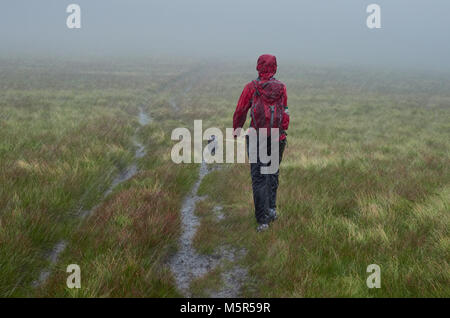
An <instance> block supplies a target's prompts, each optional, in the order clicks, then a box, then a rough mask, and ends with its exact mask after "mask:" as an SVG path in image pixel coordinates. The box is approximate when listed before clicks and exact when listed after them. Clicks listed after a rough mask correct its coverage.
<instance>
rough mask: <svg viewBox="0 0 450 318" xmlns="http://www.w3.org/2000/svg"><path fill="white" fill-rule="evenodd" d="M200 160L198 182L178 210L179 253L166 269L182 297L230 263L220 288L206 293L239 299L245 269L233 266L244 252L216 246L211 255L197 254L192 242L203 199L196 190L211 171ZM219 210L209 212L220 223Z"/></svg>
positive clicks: (223, 274)
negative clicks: (197, 210)
mask: <svg viewBox="0 0 450 318" xmlns="http://www.w3.org/2000/svg"><path fill="white" fill-rule="evenodd" d="M212 171H213V169H208V165H207V164H206V163H205V162H204V161H203V162H202V164H201V165H200V169H199V175H198V179H197V181H196V182H195V184H194V186H193V187H192V189H191V192H190V194H189V195H188V196H187V197H186V198H185V199H184V202H183V205H182V207H181V210H180V211H181V226H182V231H183V232H182V234H181V236H180V238H179V250H178V252H177V253H176V254H175V255H174V256H173V257H172V259H171V260H170V268H171V270H172V273H173V275H174V277H175V281H176V284H177V287H178V289H179V290H180V292H181V293H182V294H183V295H184V296H185V297H192V296H193V295H192V293H191V291H190V284H191V282H192V281H193V280H194V279H196V278H199V277H201V276H203V275H205V274H207V273H208V272H210V271H212V270H213V269H215V268H217V267H218V266H221V265H223V264H224V263H232V264H233V266H232V268H231V269H229V270H227V271H225V272H223V273H222V281H223V283H224V286H223V288H222V289H220V290H218V291H210V292H209V296H210V297H227V298H228V297H239V296H240V292H241V285H242V283H243V282H244V281H245V280H246V279H247V276H248V273H247V270H246V269H244V268H242V267H240V266H239V265H236V264H234V263H235V262H236V261H238V260H239V259H240V258H242V257H243V256H244V255H245V253H246V251H245V250H240V251H238V250H235V249H231V248H227V247H224V246H221V247H219V248H218V249H217V250H216V251H214V253H213V254H212V255H204V254H199V253H198V252H197V250H196V249H195V247H194V244H193V241H194V236H195V233H196V232H197V228H198V226H199V225H200V219H199V218H198V217H197V216H196V215H195V207H196V204H197V203H198V202H199V201H201V200H204V199H206V197H204V196H199V195H198V189H199V187H200V184H201V183H202V180H203V178H204V177H205V176H206V175H208V174H209V173H210V172H212ZM221 210H222V207H221V206H216V207H214V209H213V210H212V211H211V213H214V214H215V215H216V217H217V219H218V220H219V221H220V220H222V219H224V218H225V216H224V214H223V213H222V211H221Z"/></svg>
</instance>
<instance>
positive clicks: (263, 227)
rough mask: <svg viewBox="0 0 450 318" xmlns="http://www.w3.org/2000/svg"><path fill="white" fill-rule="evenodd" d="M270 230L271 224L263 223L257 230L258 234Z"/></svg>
mask: <svg viewBox="0 0 450 318" xmlns="http://www.w3.org/2000/svg"><path fill="white" fill-rule="evenodd" d="M268 228H269V224H267V223H262V224H259V225H258V227H257V228H256V231H257V232H263V231H265V230H267V229H268Z"/></svg>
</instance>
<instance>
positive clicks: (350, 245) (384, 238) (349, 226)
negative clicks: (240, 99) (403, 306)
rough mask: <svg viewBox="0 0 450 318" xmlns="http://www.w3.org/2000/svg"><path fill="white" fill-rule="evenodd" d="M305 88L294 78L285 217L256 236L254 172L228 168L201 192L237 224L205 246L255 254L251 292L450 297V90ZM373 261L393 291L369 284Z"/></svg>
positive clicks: (219, 229)
mask: <svg viewBox="0 0 450 318" xmlns="http://www.w3.org/2000/svg"><path fill="white" fill-rule="evenodd" d="M301 81H303V79H302V80H298V79H296V78H290V77H287V79H286V82H287V84H288V89H289V95H290V101H289V109H290V112H291V127H290V129H289V136H288V146H287V148H286V153H285V155H284V157H283V159H284V161H283V163H282V165H281V176H280V188H279V195H278V211H279V215H280V217H279V220H277V221H276V222H275V223H274V224H273V225H272V226H271V228H270V229H269V231H267V232H265V233H261V234H260V233H256V231H255V226H256V222H255V221H254V217H253V202H252V194H251V180H250V173H249V167H248V166H247V165H234V166H232V167H230V166H228V167H227V168H225V169H223V170H221V171H217V172H215V173H216V175H214V176H213V175H209V176H207V177H206V178H205V180H204V182H203V184H202V187H201V188H200V193H201V195H208V196H209V199H210V200H211V202H210V203H209V205H213V204H220V205H222V206H223V207H224V213H225V215H226V216H227V217H226V218H225V219H224V220H223V221H221V222H218V223H215V222H210V221H209V219H205V222H203V223H202V226H201V227H200V229H199V232H198V239H197V240H196V242H197V244H198V248H199V249H201V250H204V251H206V252H208V251H210V250H212V249H213V248H214V246H219V245H220V244H223V243H224V242H226V243H227V244H234V245H235V246H238V247H243V248H245V249H246V250H247V251H248V253H247V257H246V265H247V267H248V268H249V270H250V274H251V276H252V277H253V278H254V280H252V282H251V284H252V286H251V287H252V288H247V289H246V290H247V291H246V296H256V297H337V296H339V297H448V296H449V295H450V289H449V283H450V266H449V263H448V261H449V256H450V254H449V251H450V244H449V232H448V229H449V224H450V219H449V217H450V214H449V211H450V192H449V182H450V157H449V150H450V143H449V140H450V138H449V137H450V126H449V122H450V120H449V119H450V99H449V96H448V91H441V92H440V93H436V92H434V91H433V90H432V89H430V92H429V93H428V95H426V94H425V95H423V94H424V93H423V92H422V93H420V94H418V93H417V92H415V91H414V90H413V89H412V88H411V90H408V89H403V90H404V91H403V92H402V93H396V94H395V96H393V94H392V93H390V92H387V93H383V91H382V90H381V92H374V91H373V90H372V89H369V88H367V92H364V91H363V92H362V93H365V94H354V93H351V94H350V93H346V92H347V91H349V90H350V89H351V88H352V86H351V85H350V84H346V86H345V87H344V88H342V91H341V92H340V93H339V94H336V92H335V91H334V90H335V87H333V86H331V87H327V88H325V87H324V88H323V91H321V92H320V95H314V96H312V95H311V96H309V94H310V90H309V89H306V91H305V92H303V93H302V90H301V89H300V86H303V85H302V84H301ZM299 82H300V83H299ZM405 82H407V79H406V80H405V81H404V82H402V81H401V80H399V82H398V83H397V85H404V84H405ZM334 84H335V85H334V86H336V83H334ZM318 85H319V88H320V87H322V86H320V84H318ZM353 85H354V87H357V84H356V83H354V84H353ZM447 85H448V82H447ZM369 87H370V86H369ZM314 89H316V88H314ZM391 89H392V88H390V90H391ZM230 98H231V97H230ZM420 100H425V101H427V103H426V104H420V103H419V102H418V101H420ZM433 101H445V102H438V103H434V102H433ZM231 114H232V112H230V113H229V115H228V116H229V117H228V118H231V117H230V116H231ZM219 121H220V119H219ZM203 213H204V212H203ZM213 233H214V234H213ZM216 233H217V235H215V234H216ZM206 237H208V238H209V239H208V240H206ZM369 264H378V265H379V266H380V267H381V277H382V288H381V289H369V288H367V286H366V279H367V277H368V275H369V274H367V273H366V268H367V266H368V265H369ZM247 287H250V282H249V286H247Z"/></svg>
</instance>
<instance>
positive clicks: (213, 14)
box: [0, 0, 450, 71]
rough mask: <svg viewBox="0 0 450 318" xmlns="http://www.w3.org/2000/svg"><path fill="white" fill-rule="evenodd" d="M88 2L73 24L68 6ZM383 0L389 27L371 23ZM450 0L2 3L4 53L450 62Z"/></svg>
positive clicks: (417, 64)
mask: <svg viewBox="0 0 450 318" xmlns="http://www.w3.org/2000/svg"><path fill="white" fill-rule="evenodd" d="M71 3H76V4H79V5H80V7H81V21H82V27H81V29H68V28H67V26H66V19H67V17H68V15H69V14H68V13H66V7H67V6H68V5H69V4H71ZM371 3H377V4H379V5H380V6H381V21H382V28H381V29H369V28H367V26H366V18H367V16H368V15H369V14H368V13H366V7H367V5H369V4H371ZM449 9H450V3H448V2H445V1H443V0H439V1H434V2H433V5H427V3H426V2H425V1H423V0H422V1H420V0H413V1H406V0H398V1H395V3H392V1H387V0H378V1H377V0H373V1H356V0H355V1H348V2H345V3H341V2H337V1H327V2H323V1H322V2H320V3H319V2H313V1H287V0H284V1H277V2H272V1H266V0H258V1H256V0H251V1H246V2H242V1H240V2H239V1H236V0H232V1H226V2H225V1H220V2H219V1H206V0H192V1H182V0H171V1H160V0H157V1H156V0H155V1H139V0H132V1H126V2H124V1H118V0H112V1H95V2H92V1H86V0H78V1H76V0H72V1H56V0H44V1H40V2H39V3H37V2H33V3H28V2H26V1H23V0H19V1H14V2H10V3H7V4H2V7H1V15H0V38H1V43H2V50H1V53H0V55H2V56H22V55H25V56H46V55H48V56H61V57H77V56H79V57H83V56H105V57H107V56H129V57H137V56H149V57H160V56H171V57H172V56H173V57H190V58H208V59H211V58H218V59H240V60H243V61H253V60H255V58H256V57H257V56H258V55H259V54H262V53H271V54H274V55H276V56H277V57H278V58H279V59H280V60H284V61H293V60H294V61H301V62H304V63H316V64H321V63H338V64H342V63H344V64H356V65H368V66H374V65H375V66H377V65H383V66H387V67H394V66H395V67H408V68H412V69H434V70H444V71H448V70H450V59H449V58H448V57H449V56H450V41H449V39H448V34H449V33H448V31H449V30H450V27H449V22H447V19H446V13H447V12H448V11H449Z"/></svg>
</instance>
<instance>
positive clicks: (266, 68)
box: [233, 54, 289, 140]
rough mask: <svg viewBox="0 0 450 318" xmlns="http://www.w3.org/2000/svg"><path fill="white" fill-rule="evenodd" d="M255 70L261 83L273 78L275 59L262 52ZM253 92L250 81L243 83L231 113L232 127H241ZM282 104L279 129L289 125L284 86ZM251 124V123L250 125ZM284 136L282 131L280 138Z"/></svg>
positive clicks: (275, 69) (253, 88) (275, 66)
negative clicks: (283, 110) (283, 109)
mask: <svg viewBox="0 0 450 318" xmlns="http://www.w3.org/2000/svg"><path fill="white" fill-rule="evenodd" d="M256 70H257V71H258V74H259V78H258V79H259V80H260V81H261V83H264V82H267V81H268V80H269V79H271V78H273V76H274V75H275V73H276V72H277V59H276V57H275V56H273V55H269V54H264V55H261V56H260V57H259V58H258V63H257V66H256ZM254 93H255V87H254V85H253V83H252V82H250V83H248V84H247V85H245V87H244V90H243V91H242V94H241V97H240V98H239V101H238V103H237V106H236V110H235V112H234V115H233V129H235V130H236V129H237V128H242V127H243V126H244V124H245V120H246V119H247V113H248V111H249V109H250V108H251V106H252V97H253V94H254ZM282 105H283V106H284V107H285V112H284V114H283V119H282V122H281V130H282V131H285V130H287V129H288V126H289V111H288V106H287V93H286V86H284V88H283V97H282ZM252 126H253V125H252ZM285 138H286V134H285V133H282V134H281V136H280V140H283V139H285Z"/></svg>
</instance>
